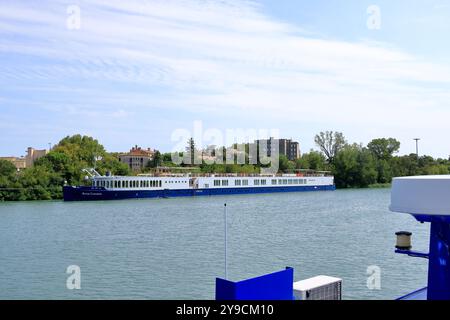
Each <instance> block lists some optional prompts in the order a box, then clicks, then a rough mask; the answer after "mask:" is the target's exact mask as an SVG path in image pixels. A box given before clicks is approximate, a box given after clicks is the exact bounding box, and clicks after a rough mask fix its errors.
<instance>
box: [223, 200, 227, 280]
mask: <svg viewBox="0 0 450 320" xmlns="http://www.w3.org/2000/svg"><path fill="white" fill-rule="evenodd" d="M223 216H224V220H225V280H227V279H228V270H227V249H228V248H227V231H228V230H227V204H226V203H225V204H224V215H223Z"/></svg>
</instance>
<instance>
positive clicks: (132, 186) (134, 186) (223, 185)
mask: <svg viewBox="0 0 450 320" xmlns="http://www.w3.org/2000/svg"><path fill="white" fill-rule="evenodd" d="M86 178H87V180H89V181H90V183H89V185H87V186H64V190H63V193H64V200H65V201H83V200H119V199H135V198H169V197H188V196H212V195H226V194H249V193H272V192H299V191H326V190H335V186H334V178H333V176H331V175H329V174H328V173H327V172H312V171H307V172H301V173H295V174H274V175H264V174H258V175H256V174H253V175H244V174H159V175H155V174H154V175H145V174H142V175H138V176H111V175H106V176H101V175H100V174H98V173H97V172H96V171H95V170H91V171H90V176H89V177H86Z"/></svg>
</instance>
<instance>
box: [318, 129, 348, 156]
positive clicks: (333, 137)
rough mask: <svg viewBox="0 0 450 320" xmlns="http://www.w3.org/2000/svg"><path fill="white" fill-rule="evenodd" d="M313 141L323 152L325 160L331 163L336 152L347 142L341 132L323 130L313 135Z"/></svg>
mask: <svg viewBox="0 0 450 320" xmlns="http://www.w3.org/2000/svg"><path fill="white" fill-rule="evenodd" d="M314 142H315V143H316V145H317V146H318V147H319V148H320V150H321V151H322V152H323V153H324V154H325V157H326V158H327V161H328V162H329V163H332V162H333V161H334V158H335V157H336V155H337V153H338V152H339V151H340V150H342V148H344V146H345V145H346V144H347V141H346V140H345V137H344V135H343V134H342V133H341V132H333V131H325V132H320V133H319V134H318V135H316V136H315V138H314Z"/></svg>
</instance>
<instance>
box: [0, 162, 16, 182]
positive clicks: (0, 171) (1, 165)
mask: <svg viewBox="0 0 450 320" xmlns="http://www.w3.org/2000/svg"><path fill="white" fill-rule="evenodd" d="M16 172H17V169H16V167H15V166H14V165H13V164H12V163H11V162H10V161H7V160H0V177H6V178H9V177H12V176H13V175H14V174H15V173H16Z"/></svg>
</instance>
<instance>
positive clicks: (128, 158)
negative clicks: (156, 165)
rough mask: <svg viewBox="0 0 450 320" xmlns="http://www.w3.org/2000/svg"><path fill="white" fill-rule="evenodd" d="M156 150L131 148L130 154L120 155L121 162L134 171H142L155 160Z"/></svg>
mask: <svg viewBox="0 0 450 320" xmlns="http://www.w3.org/2000/svg"><path fill="white" fill-rule="evenodd" d="M154 155H155V150H151V149H150V148H148V149H146V150H144V149H142V148H140V147H138V146H135V147H133V148H131V150H130V152H128V153H120V154H119V161H120V162H123V163H125V164H127V165H128V166H129V167H130V169H131V170H133V171H141V170H142V169H144V168H145V167H146V166H147V165H148V163H149V162H150V161H152V160H153V157H154Z"/></svg>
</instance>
